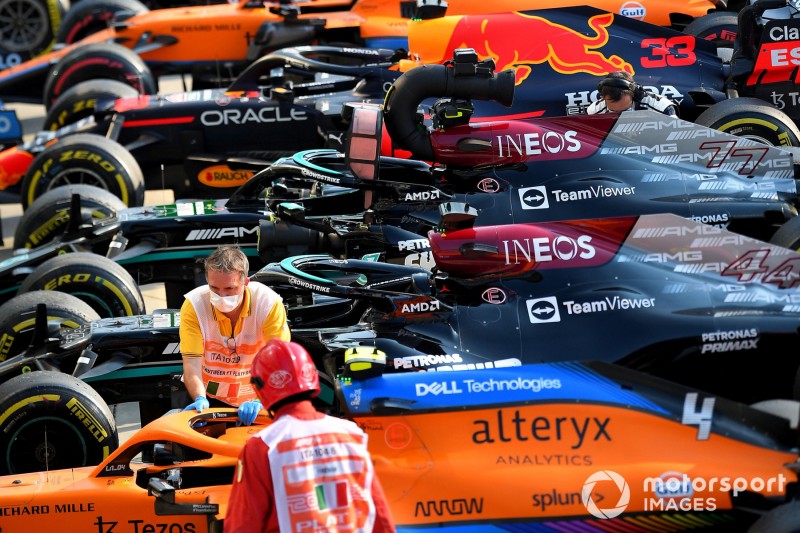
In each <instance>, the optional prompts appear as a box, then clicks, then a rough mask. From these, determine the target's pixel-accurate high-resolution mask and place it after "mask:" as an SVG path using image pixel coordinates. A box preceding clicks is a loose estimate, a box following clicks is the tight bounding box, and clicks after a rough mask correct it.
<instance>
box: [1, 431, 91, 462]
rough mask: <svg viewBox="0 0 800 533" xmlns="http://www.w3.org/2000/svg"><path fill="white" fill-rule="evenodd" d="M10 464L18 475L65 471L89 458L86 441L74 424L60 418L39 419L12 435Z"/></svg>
mask: <svg viewBox="0 0 800 533" xmlns="http://www.w3.org/2000/svg"><path fill="white" fill-rule="evenodd" d="M9 442H10V444H9V446H8V449H7V450H6V465H8V467H9V469H10V471H12V472H14V473H23V472H39V471H41V470H44V469H45V468H49V469H50V470H56V469H60V468H64V467H65V466H66V465H67V464H68V462H74V460H75V458H76V457H84V458H85V457H86V441H85V440H84V438H83V436H82V435H81V434H80V433H79V432H78V430H77V428H75V427H74V426H73V425H72V424H69V423H67V422H66V421H64V420H63V419H60V418H57V417H37V418H35V419H34V420H32V421H30V422H28V423H27V424H23V425H22V426H21V427H20V428H19V429H18V430H17V431H15V432H14V433H13V435H11V436H10V439H9Z"/></svg>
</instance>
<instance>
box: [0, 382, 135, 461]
mask: <svg viewBox="0 0 800 533" xmlns="http://www.w3.org/2000/svg"><path fill="white" fill-rule="evenodd" d="M42 420H56V421H58V422H59V423H61V424H62V425H64V426H68V427H69V428H70V429H72V430H73V431H74V433H75V434H77V435H78V436H79V438H80V440H81V441H82V442H83V443H84V444H85V445H84V447H83V450H75V449H72V448H70V449H63V448H62V449H59V448H58V442H50V445H51V446H54V447H55V449H56V450H57V456H59V457H62V458H63V459H65V460H68V461H69V462H70V463H71V465H72V466H75V467H78V466H86V465H94V464H98V463H100V462H101V461H102V460H103V459H104V458H105V457H107V456H108V455H109V454H110V453H111V452H112V451H114V450H115V449H116V448H117V447H118V446H119V437H118V434H117V430H116V426H115V423H114V419H113V416H111V411H110V409H109V408H108V405H106V403H105V402H104V401H103V400H102V398H100V395H99V394H97V392H96V391H94V390H93V389H92V388H91V387H89V385H87V384H86V383H84V382H82V381H81V380H79V379H77V378H73V377H72V376H68V375H66V374H61V373H60V372H44V371H34V372H28V373H25V374H22V375H20V376H16V377H14V378H11V379H10V380H8V381H6V382H4V383H2V384H1V385H0V450H2V451H3V453H2V454H0V473H11V472H13V471H14V470H13V465H9V464H8V462H9V461H8V460H7V454H8V453H10V452H11V447H12V446H13V445H14V440H15V438H16V435H17V433H18V432H19V431H23V430H25V428H26V427H27V426H29V425H30V424H33V423H36V422H37V421H42ZM43 444H44V442H41V443H34V445H33V446H30V443H27V445H28V446H29V447H30V448H31V450H30V453H31V455H32V456H33V454H36V453H37V451H36V450H37V448H39V447H40V446H42V445H43ZM59 466H63V465H61V464H59ZM42 469H43V468H42Z"/></svg>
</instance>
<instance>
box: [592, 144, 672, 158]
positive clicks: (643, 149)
mask: <svg viewBox="0 0 800 533" xmlns="http://www.w3.org/2000/svg"><path fill="white" fill-rule="evenodd" d="M677 151H678V145H677V144H657V145H655V146H624V147H622V148H602V149H601V150H600V153H601V154H623V155H647V154H674V153H676V152H677Z"/></svg>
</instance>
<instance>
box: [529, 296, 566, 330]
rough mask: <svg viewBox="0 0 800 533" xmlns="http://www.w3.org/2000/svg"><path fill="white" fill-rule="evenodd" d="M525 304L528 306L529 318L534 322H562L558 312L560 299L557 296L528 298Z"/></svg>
mask: <svg viewBox="0 0 800 533" xmlns="http://www.w3.org/2000/svg"><path fill="white" fill-rule="evenodd" d="M525 304H526V305H527V306H528V318H529V319H530V321H531V323H532V324H544V323H545V322H561V315H559V314H558V300H556V297H555V296H548V297H547V298H537V299H535V300H527V301H526V302H525Z"/></svg>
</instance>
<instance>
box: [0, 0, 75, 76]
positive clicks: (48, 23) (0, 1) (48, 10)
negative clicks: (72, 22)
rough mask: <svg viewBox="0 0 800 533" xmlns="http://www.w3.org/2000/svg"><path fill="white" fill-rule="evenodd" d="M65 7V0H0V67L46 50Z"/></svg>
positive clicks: (54, 37)
mask: <svg viewBox="0 0 800 533" xmlns="http://www.w3.org/2000/svg"><path fill="white" fill-rule="evenodd" d="M67 9H69V2H68V1H67V0H0V57H2V65H1V66H0V68H4V69H5V68H9V67H13V66H16V65H19V64H21V63H23V62H25V61H27V60H29V59H31V58H33V57H36V56H38V55H40V54H42V53H44V52H47V51H49V50H50V49H51V48H52V47H53V45H54V44H55V43H56V33H57V32H58V28H59V26H60V25H61V21H62V20H63V18H64V15H65V13H66V11H67Z"/></svg>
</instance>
